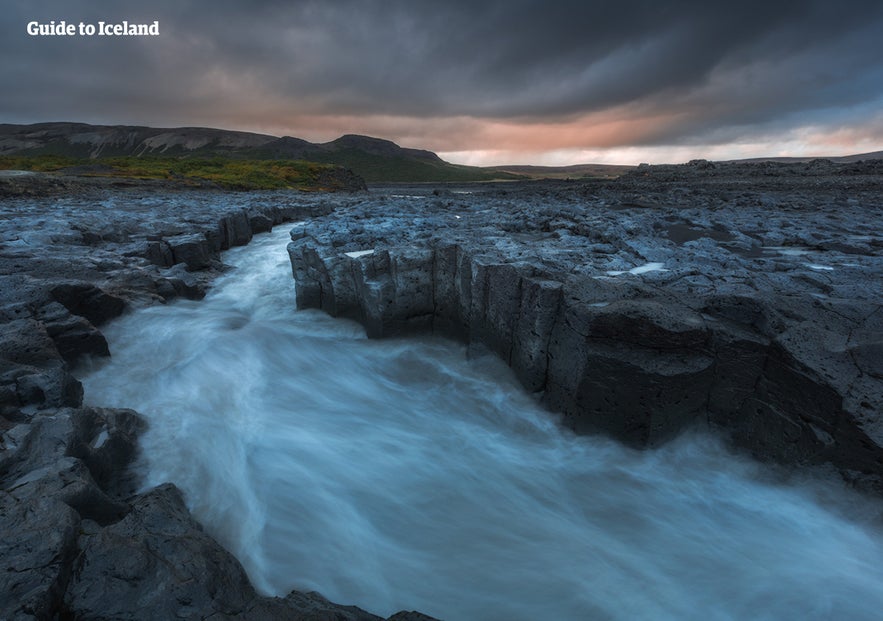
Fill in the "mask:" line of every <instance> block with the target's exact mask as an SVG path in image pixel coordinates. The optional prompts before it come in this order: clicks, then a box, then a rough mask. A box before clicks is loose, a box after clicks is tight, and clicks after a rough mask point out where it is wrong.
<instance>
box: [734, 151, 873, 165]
mask: <svg viewBox="0 0 883 621" xmlns="http://www.w3.org/2000/svg"><path fill="white" fill-rule="evenodd" d="M813 160H829V161H831V162H834V163H835V164H851V163H853V162H861V161H863V160H883V151H872V152H871V153H859V154H857V155H842V156H834V157H825V156H815V157H752V158H748V159H742V160H728V163H737V162H783V163H785V164H799V163H801V162H811V161H813Z"/></svg>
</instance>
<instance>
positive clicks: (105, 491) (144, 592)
mask: <svg viewBox="0 0 883 621" xmlns="http://www.w3.org/2000/svg"><path fill="white" fill-rule="evenodd" d="M350 200H352V199H351V198H348V197H347V196H338V197H334V198H329V197H328V196H327V195H319V194H315V195H312V194H300V193H291V192H287V193H282V192H280V193H272V192H271V193H249V194H232V195H228V194H222V193H217V192H207V193H201V192H183V193H174V192H172V193H164V194H157V193H143V192H132V191H101V192H89V193H81V194H77V195H65V196H60V197H55V198H49V199H45V198H44V199H39V200H34V199H31V198H27V197H21V196H19V197H17V198H14V199H9V198H7V199H4V200H3V201H2V202H0V292H2V295H0V532H2V533H3V537H2V540H0V558H2V559H3V566H2V568H0V618H2V619H10V620H13V619H35V618H36V619H59V618H61V619H166V618H187V619H205V618H212V619H293V620H298V619H304V620H305V619H332V618H333V619H344V620H363V619H364V620H368V619H379V617H375V616H374V615H371V614H369V613H367V612H365V611H362V610H360V609H358V608H355V607H349V606H339V605H337V604H334V603H331V602H328V601H326V600H324V599H323V598H322V597H321V596H320V595H318V594H316V593H300V592H293V593H292V594H291V595H289V596H288V597H286V598H266V597H261V596H259V595H257V594H256V593H255V591H254V589H253V587H252V586H251V584H250V583H249V581H248V578H247V576H246V575H245V572H244V571H243V569H242V567H241V565H240V564H239V562H238V561H237V560H236V559H235V558H234V557H233V556H231V555H230V554H229V553H228V552H227V551H226V550H225V549H224V548H223V547H221V546H220V545H219V544H218V543H217V542H215V541H214V540H213V539H212V538H211V537H209V536H208V535H207V534H205V533H204V532H203V530H202V527H201V526H200V525H199V524H198V523H197V522H196V521H194V520H193V518H192V517H191V516H190V513H189V512H188V510H187V508H186V505H185V504H184V500H183V498H182V496H181V493H180V492H179V491H178V490H177V488H175V487H174V486H173V485H171V484H168V485H163V486H160V487H158V488H155V489H152V490H148V491H146V492H143V493H138V490H139V487H140V485H141V484H140V482H139V480H138V479H137V476H136V475H135V474H134V472H133V471H132V469H131V466H132V463H133V460H135V459H136V456H137V451H138V437H139V435H140V433H141V432H142V431H143V430H144V428H145V422H144V420H143V419H142V418H141V417H140V415H138V414H137V413H136V412H134V411H131V410H112V409H101V408H91V407H82V399H83V390H82V386H81V385H80V383H79V382H78V381H77V379H76V378H75V376H74V374H73V373H72V369H73V368H74V366H75V365H76V364H77V363H78V362H79V361H82V360H83V357H84V356H91V357H102V356H107V355H108V354H109V353H110V352H109V351H108V346H107V342H106V340H105V339H104V336H103V335H102V334H101V331H100V327H101V326H102V325H103V324H104V323H105V322H107V321H109V320H111V319H113V318H114V317H117V316H119V315H120V314H122V313H124V312H127V311H129V310H132V309H135V308H138V307H140V306H144V305H148V304H156V303H165V302H167V301H168V300H171V299H173V298H175V297H178V296H186V297H191V298H199V297H201V296H202V295H204V292H205V289H206V287H207V286H208V285H209V283H210V282H211V280H212V279H213V278H214V277H216V276H217V275H218V274H220V273H222V272H223V271H224V269H225V266H224V265H223V264H222V263H221V261H220V251H222V250H224V249H226V248H229V247H231V246H236V245H242V244H246V243H248V241H249V240H250V239H251V238H252V235H253V234H255V233H257V232H262V231H267V230H269V229H270V228H272V226H273V225H275V224H279V223H281V222H285V221H292V220H298V219H302V218H304V217H316V216H318V215H320V214H323V213H327V212H328V211H330V210H331V209H332V208H333V206H334V205H335V204H336V203H341V204H347V201H350ZM401 618H409V617H401ZM413 618H419V617H413Z"/></svg>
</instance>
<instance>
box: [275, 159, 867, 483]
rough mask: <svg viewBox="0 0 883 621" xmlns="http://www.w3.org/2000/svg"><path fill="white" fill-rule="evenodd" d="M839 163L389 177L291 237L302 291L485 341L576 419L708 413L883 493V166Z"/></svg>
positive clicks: (673, 428) (773, 452)
mask: <svg viewBox="0 0 883 621" xmlns="http://www.w3.org/2000/svg"><path fill="white" fill-rule="evenodd" d="M842 170H843V169H842V168H840V167H838V165H834V164H830V163H824V162H822V163H818V164H817V165H815V166H812V167H809V168H806V167H804V166H803V165H800V166H799V167H797V168H795V167H794V166H791V167H789V166H786V165H778V164H769V163H764V164H762V165H760V164H758V165H729V164H709V165H706V164H705V163H691V165H688V166H684V167H668V168H665V167H661V168H660V169H657V168H656V167H650V168H641V169H638V170H637V171H635V172H634V173H633V174H630V175H628V176H627V177H625V178H624V179H622V180H620V181H616V182H611V183H604V184H601V183H597V184H593V185H589V186H585V187H577V188H567V189H562V188H563V187H564V186H558V187H557V188H556V187H555V186H552V185H535V186H521V187H520V190H521V191H520V193H517V194H515V193H513V192H511V191H510V190H511V188H513V187H515V186H507V188H506V190H505V191H499V190H497V189H496V188H484V189H482V188H480V187H475V186H473V187H472V188H470V189H469V190H468V191H465V193H464V191H460V194H459V195H458V194H454V193H450V194H446V196H447V197H448V200H445V201H441V200H439V199H438V198H437V197H436V196H435V195H433V194H431V193H430V192H429V191H427V190H424V189H418V188H409V189H408V190H407V192H402V191H401V190H400V189H398V190H396V191H395V194H397V195H398V196H377V197H375V198H372V199H366V200H365V201H363V202H362V204H359V205H353V206H351V207H348V208H343V209H339V210H337V211H336V212H334V214H332V215H330V216H328V217H324V218H320V219H314V220H311V221H307V222H305V223H303V224H301V225H299V226H298V227H295V228H294V229H293V230H292V235H291V237H292V242H291V244H290V245H289V255H290V257H291V262H292V270H293V274H294V277H295V280H296V281H297V285H298V286H297V296H298V304H299V306H301V307H317V308H322V309H324V310H326V311H327V312H329V313H331V314H334V315H337V316H343V317H350V318H354V319H357V320H359V321H361V322H362V323H363V324H364V325H365V327H366V329H367V331H368V334H369V336H374V337H379V336H388V335H395V334H402V333H409V332H415V331H416V332H421V331H433V332H436V333H440V334H446V335H450V336H455V337H458V338H463V339H465V340H467V341H468V342H470V343H476V344H481V345H483V346H486V347H487V348H489V349H490V350H491V351H493V352H495V353H496V354H497V355H499V356H500V357H501V358H502V359H503V360H505V361H506V362H508V363H509V365H510V366H511V367H512V368H513V370H514V372H515V373H516V375H517V376H518V377H519V379H520V380H521V381H522V382H523V383H524V385H525V386H526V387H527V388H528V389H529V390H531V391H534V392H537V393H539V394H541V395H542V398H543V400H544V402H545V403H546V404H548V405H549V406H550V407H552V408H553V409H555V410H558V411H560V412H563V413H564V415H565V420H566V421H567V422H568V424H569V425H570V426H572V427H573V428H575V429H577V430H583V431H603V432H606V433H610V434H612V435H614V436H615V437H617V438H620V439H621V440H624V441H626V442H628V443H629V444H633V445H636V446H649V445H654V444H658V443H659V442H662V441H664V440H666V439H668V438H670V437H672V436H673V435H676V434H677V433H678V432H679V431H680V430H682V429H683V428H685V427H687V426H695V425H709V424H710V425H712V426H715V427H720V428H723V429H725V430H726V431H727V432H728V433H729V435H730V437H731V438H732V439H733V440H734V441H735V442H736V443H737V444H739V445H741V446H744V447H747V448H749V449H750V450H751V451H752V452H753V453H755V454H756V455H758V456H760V457H763V458H766V459H773V460H777V461H782V462H787V463H823V462H829V463H833V464H835V465H836V466H837V467H838V468H840V470H841V472H842V473H843V474H844V475H845V476H846V477H847V478H849V479H852V480H855V481H856V482H860V483H861V484H862V485H869V486H871V487H873V488H875V489H877V490H883V426H881V408H883V382H881V381H880V369H879V368H878V367H879V366H880V365H879V364H877V363H876V359H877V358H878V357H879V356H877V354H878V353H879V352H880V351H881V343H883V329H881V319H880V318H881V316H883V306H881V305H883V289H881V282H883V280H881V279H880V274H881V273H883V252H881V248H883V238H881V237H880V234H879V226H878V224H879V222H880V221H881V220H883V203H881V202H880V198H879V196H880V189H881V186H883V179H881V177H880V170H879V167H878V166H865V167H858V168H857V171H858V172H856V173H855V174H853V175H852V176H849V175H845V174H842ZM742 173H745V174H744V176H742ZM379 193H380V192H378V194H379ZM403 194H407V195H408V198H407V199H404V198H402V195H403ZM455 196H456V197H458V198H456V199H451V198H450V197H455ZM380 204H383V208H382V209H381V208H380V207H379V205H380ZM842 240H849V243H848V244H846V245H845V246H844V245H843V241H842ZM838 244H840V245H838ZM856 250H860V252H856Z"/></svg>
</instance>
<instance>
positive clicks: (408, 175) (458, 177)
mask: <svg viewBox="0 0 883 621" xmlns="http://www.w3.org/2000/svg"><path fill="white" fill-rule="evenodd" d="M0 155H60V156H66V157H72V158H89V159H100V158H105V157H119V156H134V157H143V156H152V155H155V156H172V157H181V158H189V157H192V158H205V157H228V158H241V159H262V160H267V159H291V160H308V161H312V162H319V163H327V164H337V165H339V166H343V167H346V168H349V169H350V170H352V171H353V172H355V173H356V174H357V175H359V176H361V177H363V178H364V179H365V180H366V181H368V182H369V183H371V182H375V183H376V182H393V181H410V182H423V181H436V182H438V181H490V180H494V179H517V178H520V177H519V176H518V175H515V174H512V173H507V172H500V171H495V170H488V169H482V168H478V167H475V166H459V165H457V164H451V163H449V162H445V161H444V160H443V159H441V158H440V157H439V156H438V155H436V154H435V153H433V152H431V151H424V150H421V149H407V148H403V147H400V146H399V145H397V144H395V143H394V142H390V141H389V140H381V139H379V138H371V137H369V136H357V135H352V134H349V135H346V136H342V137H340V138H338V139H337V140H332V141H331V142H326V143H320V144H315V143H312V142H308V141H306V140H302V139H300V138H293V137H291V136H285V137H282V138H278V137H276V136H269V135H266V134H254V133H249V132H238V131H230V130H223V129H211V128H205V127H176V128H157V127H140V126H131V125H88V124H85V123H37V124H34V125H9V124H0Z"/></svg>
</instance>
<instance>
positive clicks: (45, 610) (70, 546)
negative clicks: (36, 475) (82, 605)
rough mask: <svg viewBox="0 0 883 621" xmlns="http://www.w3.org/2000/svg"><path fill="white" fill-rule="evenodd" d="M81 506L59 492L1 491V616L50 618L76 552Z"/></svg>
mask: <svg viewBox="0 0 883 621" xmlns="http://www.w3.org/2000/svg"><path fill="white" fill-rule="evenodd" d="M79 523H80V518H79V516H78V515H77V513H76V511H74V510H73V509H72V508H70V507H69V506H68V505H66V504H65V503H63V502H61V501H60V500H58V499H56V498H39V497H37V498H32V499H29V500H27V501H24V502H23V501H21V500H18V499H15V498H13V497H12V496H11V495H9V494H7V493H6V492H0V532H2V533H3V537H2V538H0V558H2V559H3V565H2V569H0V618H3V619H8V620H9V621H13V620H15V621H19V620H22V621H23V620H32V619H51V618H53V616H54V614H55V613H56V612H57V611H58V610H59V608H60V603H61V600H62V598H63V596H64V590H65V588H66V587H67V581H68V578H69V576H70V566H71V563H72V562H73V559H74V557H75V556H76V553H77V545H76V542H77V534H78V533H77V529H78V526H79Z"/></svg>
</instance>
